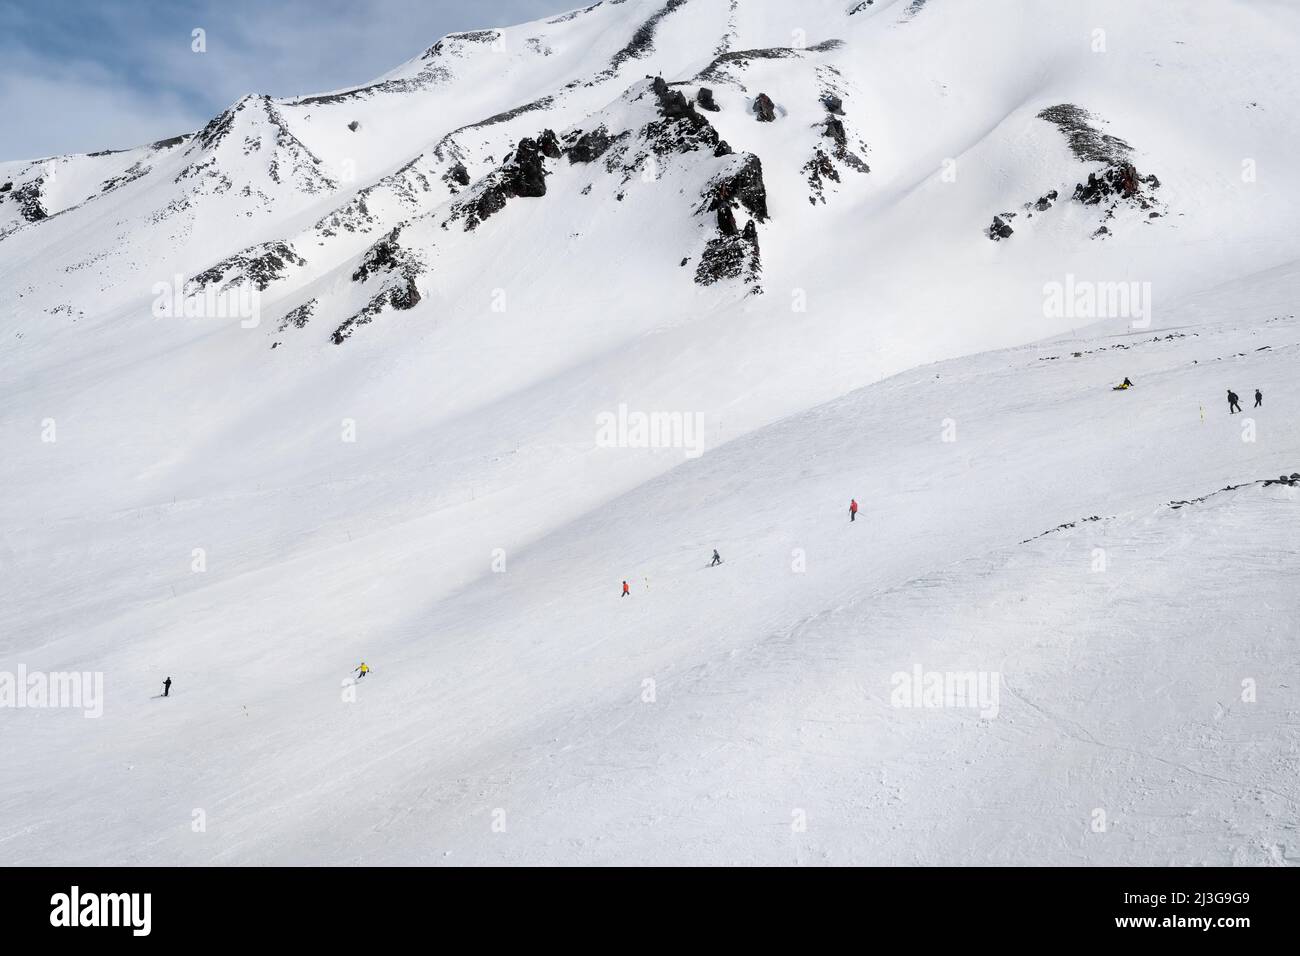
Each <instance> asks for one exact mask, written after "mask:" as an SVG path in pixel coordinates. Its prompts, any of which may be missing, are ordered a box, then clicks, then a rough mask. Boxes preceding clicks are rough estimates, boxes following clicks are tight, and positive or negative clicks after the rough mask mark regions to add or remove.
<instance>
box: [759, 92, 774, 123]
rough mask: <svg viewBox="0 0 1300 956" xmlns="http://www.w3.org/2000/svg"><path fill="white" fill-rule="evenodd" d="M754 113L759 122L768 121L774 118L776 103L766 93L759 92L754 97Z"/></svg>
mask: <svg viewBox="0 0 1300 956" xmlns="http://www.w3.org/2000/svg"><path fill="white" fill-rule="evenodd" d="M754 115H755V116H757V117H758V121H759V122H760V123H770V122H772V120H774V119H776V104H775V103H773V102H772V98H771V97H770V96H768V95H767V94H766V93H759V94H758V96H757V97H755V98H754Z"/></svg>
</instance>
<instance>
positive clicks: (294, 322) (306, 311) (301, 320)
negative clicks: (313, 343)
mask: <svg viewBox="0 0 1300 956" xmlns="http://www.w3.org/2000/svg"><path fill="white" fill-rule="evenodd" d="M315 310H316V300H315V299H308V300H307V301H306V302H304V303H303V304H302V305H300V306H298V308H296V309H292V310H290V311H289V312H288V313H286V314H285V317H284V318H283V319H281V320H280V326H279V328H278V329H277V331H279V332H283V331H285V330H286V329H288V328H289V327H290V326H292V327H293V328H295V329H300V328H302V327H303V326H304V325H306V324H307V322H308V320H309V319H311V314H312V312H314V311H315Z"/></svg>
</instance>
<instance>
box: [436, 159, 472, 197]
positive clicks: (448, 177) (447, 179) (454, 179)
mask: <svg viewBox="0 0 1300 956" xmlns="http://www.w3.org/2000/svg"><path fill="white" fill-rule="evenodd" d="M442 181H443V182H444V183H446V184H447V188H448V189H450V190H451V191H452V192H453V193H457V192H459V191H460V189H461V187H463V186H468V185H469V170H468V169H466V168H465V164H464V163H453V164H452V165H451V166H449V167H448V168H447V171H446V172H445V173H443V174H442Z"/></svg>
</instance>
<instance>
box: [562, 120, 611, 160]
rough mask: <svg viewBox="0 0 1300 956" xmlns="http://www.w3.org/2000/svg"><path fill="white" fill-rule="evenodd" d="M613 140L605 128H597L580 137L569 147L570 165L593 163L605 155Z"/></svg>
mask: <svg viewBox="0 0 1300 956" xmlns="http://www.w3.org/2000/svg"><path fill="white" fill-rule="evenodd" d="M613 141H614V140H613V138H612V137H611V136H610V135H609V130H607V129H606V128H605V127H604V126H597V127H596V128H595V129H593V130H589V131H587V132H585V133H583V134H582V135H581V136H579V137H578V139H577V141H576V142H575V143H574V144H573V145H572V146H570V147H569V153H568V155H569V162H570V163H593V162H595V161H596V160H598V159H600V157H601V156H603V155H605V151H606V150H607V149H609V147H610V144H611V143H612V142H613Z"/></svg>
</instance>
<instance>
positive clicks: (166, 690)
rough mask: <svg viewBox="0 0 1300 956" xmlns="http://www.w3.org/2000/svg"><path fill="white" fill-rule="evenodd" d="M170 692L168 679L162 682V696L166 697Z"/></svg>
mask: <svg viewBox="0 0 1300 956" xmlns="http://www.w3.org/2000/svg"><path fill="white" fill-rule="evenodd" d="M171 692H172V679H171V678H170V677H169V678H167V679H166V680H165V681H163V696H164V697H166V696H167V695H168V694H170V693H171Z"/></svg>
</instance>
